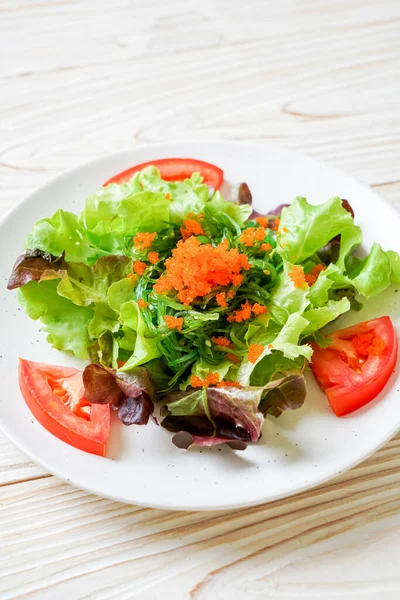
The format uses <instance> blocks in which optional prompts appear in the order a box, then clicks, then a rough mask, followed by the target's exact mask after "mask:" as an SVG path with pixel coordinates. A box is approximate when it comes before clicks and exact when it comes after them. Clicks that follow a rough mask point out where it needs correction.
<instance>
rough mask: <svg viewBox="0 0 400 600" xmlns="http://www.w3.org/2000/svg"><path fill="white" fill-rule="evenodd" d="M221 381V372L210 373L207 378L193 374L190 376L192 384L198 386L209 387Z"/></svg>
mask: <svg viewBox="0 0 400 600" xmlns="http://www.w3.org/2000/svg"><path fill="white" fill-rule="evenodd" d="M218 382H219V373H209V374H208V375H207V377H206V378H205V379H201V377H199V376H198V375H192V376H191V378H190V385H191V386H192V387H194V388H196V387H205V388H206V387H209V386H210V385H217V383H218Z"/></svg>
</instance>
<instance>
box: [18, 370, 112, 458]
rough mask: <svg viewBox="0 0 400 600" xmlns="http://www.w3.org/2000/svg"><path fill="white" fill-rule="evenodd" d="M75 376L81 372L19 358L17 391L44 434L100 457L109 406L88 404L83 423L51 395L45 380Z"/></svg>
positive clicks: (107, 424)
mask: <svg viewBox="0 0 400 600" xmlns="http://www.w3.org/2000/svg"><path fill="white" fill-rule="evenodd" d="M79 373H82V371H78V370H77V369H72V368H69V367H58V366H53V365H46V364H43V363H36V362H32V361H27V360H23V359H20V362H19V369H18V378H19V386H20V390H21V392H22V395H23V397H24V400H25V402H26V403H27V405H28V406H29V408H30V410H31V411H32V413H33V415H34V416H35V417H36V419H37V420H38V421H39V423H40V424H41V425H43V427H44V428H45V429H47V431H49V432H50V433H52V434H53V435H55V436H56V437H58V438H59V439H60V440H62V441H64V442H66V443H67V444H70V445H71V446H74V447H75V448H78V449H79V450H83V451H84V452H90V453H91V454H98V455H100V456H104V455H105V450H106V442H107V439H108V436H109V433H110V407H109V406H108V405H106V406H102V405H100V404H92V405H91V407H90V420H86V419H84V418H83V417H80V416H77V415H76V414H74V413H73V412H72V410H71V409H70V408H68V406H66V404H65V403H64V402H63V400H62V399H61V398H60V397H59V396H57V395H56V394H55V393H53V391H52V388H51V386H50V384H49V381H48V379H49V377H50V378H53V379H61V380H65V381H68V379H71V378H73V377H76V376H77V374H79Z"/></svg>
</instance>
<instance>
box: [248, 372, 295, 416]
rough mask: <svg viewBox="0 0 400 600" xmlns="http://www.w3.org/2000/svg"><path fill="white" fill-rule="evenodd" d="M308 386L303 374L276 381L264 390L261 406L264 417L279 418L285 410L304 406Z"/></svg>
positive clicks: (293, 374) (292, 374)
mask: <svg viewBox="0 0 400 600" xmlns="http://www.w3.org/2000/svg"><path fill="white" fill-rule="evenodd" d="M305 397H306V384H305V379H304V376H303V374H302V373H298V372H293V373H290V374H288V375H286V376H285V377H281V378H280V379H274V380H272V381H270V382H269V383H267V385H265V386H264V388H263V395H262V400H261V403H260V406H259V409H260V411H261V412H262V413H263V414H264V415H267V414H269V415H272V416H274V417H276V418H277V417H279V416H280V415H281V414H282V413H283V412H284V411H285V410H296V409H297V408H301V407H302V406H303V402H304V399H305Z"/></svg>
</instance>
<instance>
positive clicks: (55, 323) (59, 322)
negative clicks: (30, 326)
mask: <svg viewBox="0 0 400 600" xmlns="http://www.w3.org/2000/svg"><path fill="white" fill-rule="evenodd" d="M18 294H19V301H20V304H21V306H22V308H23V309H24V310H25V312H26V313H27V314H28V316H29V317H30V318H31V319H34V320H35V321H36V320H37V319H40V320H41V322H42V323H43V325H44V326H45V327H44V331H46V332H47V333H48V336H47V341H48V342H49V343H50V344H51V345H52V346H54V348H57V350H66V351H70V352H73V353H74V354H75V356H77V357H78V358H83V359H86V358H87V357H88V346H89V344H90V341H89V333H88V327H89V323H90V321H91V320H92V318H93V311H92V309H91V308H88V307H84V306H77V305H76V304H73V302H70V301H69V300H67V299H66V298H62V297H61V296H59V295H58V293H57V281H43V282H41V283H38V282H37V281H31V282H29V283H27V284H26V285H24V286H23V287H21V288H20V289H19V290H18Z"/></svg>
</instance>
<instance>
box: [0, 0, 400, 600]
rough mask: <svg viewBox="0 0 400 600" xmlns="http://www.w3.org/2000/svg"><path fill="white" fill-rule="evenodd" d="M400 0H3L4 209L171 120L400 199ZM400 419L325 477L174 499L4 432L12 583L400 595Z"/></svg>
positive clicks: (2, 551) (14, 594)
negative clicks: (57, 465)
mask: <svg viewBox="0 0 400 600" xmlns="http://www.w3.org/2000/svg"><path fill="white" fill-rule="evenodd" d="M399 20H400V3H399V1H398V0H384V1H382V2H379V3H378V2H373V1H371V0H336V1H335V0H303V1H302V2H300V1H296V0H280V1H279V2H276V1H272V0H271V1H269V2H268V1H262V0H247V2H244V1H243V0H206V1H204V2H196V1H195V0H170V1H169V2H163V1H162V0H147V1H146V2H139V1H137V2H135V1H132V0H113V1H112V2H111V1H110V2H107V1H106V0H93V1H86V2H85V1H81V2H79V1H73V0H71V1H67V0H64V1H63V0H42V1H40V0H39V1H35V0H31V1H30V0H2V1H1V2H0V44H1V48H0V55H2V59H1V69H0V98H1V103H0V111H1V121H0V127H1V135H0V189H1V194H0V208H1V213H3V214H4V213H5V212H6V211H7V210H8V209H10V208H11V207H12V206H15V204H16V203H18V202H19V201H20V200H22V199H23V197H24V196H25V195H26V194H27V193H28V192H30V191H31V190H33V189H34V188H36V187H38V186H40V185H41V184H43V183H44V182H46V181H48V180H49V179H50V178H52V177H53V176H55V175H56V174H58V173H60V172H61V171H63V170H65V169H69V168H70V167H73V166H75V165H77V164H79V163H81V162H83V161H87V160H90V159H92V158H95V157H98V156H99V155H102V154H106V153H110V152H114V151H116V150H121V149H126V148H130V147H132V146H133V145H137V144H145V143H146V142H153V141H162V140H171V139H182V138H190V139H199V138H201V139H207V138H214V139H215V138H220V139H235V140H256V141H260V142H261V141H263V140H267V141H275V142H276V143H279V144H280V145H282V146H285V147H288V148H295V149H299V150H302V151H304V152H306V153H309V154H311V155H312V156H316V157H319V158H321V159H323V160H325V161H327V162H328V163H330V164H332V165H335V166H337V167H339V168H341V169H344V170H346V171H348V172H349V173H351V174H353V175H355V176H357V177H359V178H361V179H363V180H364V181H366V182H368V183H369V184H370V185H372V186H373V187H375V188H376V190H377V191H379V192H380V193H381V194H382V195H383V196H385V197H386V198H387V199H388V200H389V201H391V202H393V203H394V204H398V205H400V171H399V166H400V112H399V98H400V34H399V27H400V25H399ZM399 450H400V436H398V437H397V438H396V439H394V440H393V441H391V442H390V443H389V444H387V446H386V447H385V448H383V449H382V450H380V451H379V452H377V453H376V454H375V456H373V457H372V458H370V459H369V460H367V461H366V462H365V463H363V464H362V465H360V466H359V467H357V468H355V469H353V470H352V471H350V472H348V473H346V474H344V475H342V476H341V477H340V478H339V479H336V480H335V481H333V482H331V483H329V484H327V485H324V486H322V487H320V488H318V489H316V490H314V491H311V492H307V493H304V494H301V495H299V496H296V497H295V498H292V499H289V500H286V501H285V500H283V501H279V502H274V503H272V504H268V505H264V506H260V507H258V508H251V509H245V510H240V511H228V512H225V513H217V512H213V513H196V512H194V513H193V512H192V513H176V512H163V511H160V510H152V509H144V508H138V507H135V506H128V505H123V504H118V503H116V502H112V501H110V500H104V499H101V498H97V497H94V496H91V495H89V494H87V493H85V492H82V491H79V490H77V489H74V488H72V487H71V486H70V485H67V484H65V483H62V482H61V481H59V480H57V479H56V478H54V477H52V476H51V475H49V474H48V473H46V472H44V471H43V469H41V468H40V467H38V466H36V465H34V464H32V462H31V461H30V460H29V459H28V458H27V457H25V456H23V455H22V454H21V453H20V452H19V451H17V450H16V449H15V448H14V447H13V446H12V444H11V443H9V442H8V441H7V440H6V439H5V438H4V437H1V436H0V486H1V487H0V598H1V599H2V600H3V599H4V600H6V599H10V600H11V599H12V600H14V599H17V598H18V599H24V600H26V599H33V598H38V599H40V600H44V599H53V598H61V599H64V598H68V599H70V600H77V599H88V598H94V599H96V600H130V599H131V598H140V600H150V599H161V600H163V599H165V598H173V599H174V600H180V599H189V598H191V599H192V600H198V599H201V600H205V599H210V600H211V599H212V600H214V599H218V600H219V599H221V600H222V599H228V598H229V599H236V598H246V599H250V600H252V599H254V600H259V599H261V598H262V599H264V598H268V599H274V600H278V599H285V600H294V599H303V600H310V599H313V598H323V599H324V600H334V599H335V600H336V599H337V598H344V599H346V598H351V600H361V599H363V600H364V599H367V598H371V599H375V598H381V599H382V600H398V598H399V597H400V578H399V567H398V564H399V558H400V535H399V531H400V454H399Z"/></svg>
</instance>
